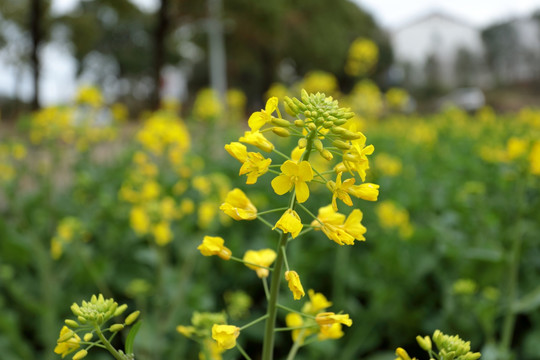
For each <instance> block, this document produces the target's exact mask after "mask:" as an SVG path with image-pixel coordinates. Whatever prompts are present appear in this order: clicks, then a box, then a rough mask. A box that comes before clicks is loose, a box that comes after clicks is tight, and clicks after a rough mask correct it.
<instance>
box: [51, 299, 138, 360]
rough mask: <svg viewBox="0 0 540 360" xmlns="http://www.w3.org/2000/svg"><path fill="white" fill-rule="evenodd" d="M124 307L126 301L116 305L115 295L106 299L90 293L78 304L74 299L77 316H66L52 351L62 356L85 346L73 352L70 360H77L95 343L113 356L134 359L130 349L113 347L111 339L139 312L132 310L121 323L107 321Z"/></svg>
mask: <svg viewBox="0 0 540 360" xmlns="http://www.w3.org/2000/svg"><path fill="white" fill-rule="evenodd" d="M126 309H127V305H125V304H124V305H118V303H117V302H116V301H114V299H105V298H104V297H103V295H101V294H99V295H98V296H96V295H92V298H91V299H90V301H84V300H83V302H82V303H81V305H79V304H77V303H73V305H71V311H72V312H73V314H74V315H75V316H76V317H77V320H72V319H66V320H65V325H64V326H63V327H62V329H61V330H60V335H59V337H58V340H57V345H56V348H55V349H54V352H55V353H56V354H59V355H62V358H64V357H66V356H67V355H69V354H71V353H73V352H75V351H77V350H78V349H79V348H81V347H84V349H82V350H79V351H77V352H76V353H75V354H74V355H73V360H79V359H82V358H84V357H86V355H88V350H90V348H92V347H95V346H97V347H102V348H105V349H107V350H108V351H109V352H110V353H111V354H112V355H113V356H114V358H115V359H120V360H121V359H125V360H130V359H133V355H132V354H131V353H132V351H131V349H128V348H126V351H125V352H123V351H122V350H116V349H115V348H113V347H112V345H111V340H112V339H113V338H114V337H115V336H116V335H117V334H118V332H119V331H121V330H123V329H124V328H125V327H126V326H130V325H133V324H134V323H135V321H136V320H137V319H138V317H139V314H140V312H139V311H134V312H132V313H131V314H129V315H128V316H127V317H126V318H125V319H124V321H123V322H121V323H115V324H113V325H106V324H107V322H109V321H110V320H111V319H113V318H114V317H117V316H120V315H122V314H123V313H124V312H125V311H126ZM133 329H135V331H137V329H138V326H134V327H133ZM107 333H109V335H108V336H109V337H108V338H107V337H106V336H105V334H107ZM79 334H80V335H81V336H82V338H81V336H79ZM133 336H135V335H133ZM96 337H97V338H96Z"/></svg>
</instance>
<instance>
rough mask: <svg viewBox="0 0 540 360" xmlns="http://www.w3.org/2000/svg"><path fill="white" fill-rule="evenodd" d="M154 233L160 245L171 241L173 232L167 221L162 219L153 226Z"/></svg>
mask: <svg viewBox="0 0 540 360" xmlns="http://www.w3.org/2000/svg"><path fill="white" fill-rule="evenodd" d="M152 234H153V235H154V239H155V240H156V244H158V245H159V246H165V245H167V244H168V243H170V242H171V240H172V238H173V233H172V231H171V228H170V225H169V223H168V222H167V221H160V222H159V223H157V224H156V225H154V226H153V227H152Z"/></svg>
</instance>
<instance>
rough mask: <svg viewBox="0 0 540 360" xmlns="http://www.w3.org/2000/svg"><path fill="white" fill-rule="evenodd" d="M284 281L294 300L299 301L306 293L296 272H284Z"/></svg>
mask: <svg viewBox="0 0 540 360" xmlns="http://www.w3.org/2000/svg"><path fill="white" fill-rule="evenodd" d="M285 280H287V281H288V282H289V289H291V291H292V293H293V297H294V300H300V299H301V298H302V297H303V296H304V295H306V293H305V292H304V288H303V287H302V283H301V282H300V277H299V276H298V273H297V272H296V271H285Z"/></svg>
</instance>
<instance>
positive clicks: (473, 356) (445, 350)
mask: <svg viewBox="0 0 540 360" xmlns="http://www.w3.org/2000/svg"><path fill="white" fill-rule="evenodd" d="M432 340H433V341H432ZM416 341H417V342H418V345H420V347H421V348H422V349H423V350H425V351H427V352H428V353H429V356H430V358H431V359H437V360H477V359H480V357H481V356H482V354H480V353H479V352H474V353H473V352H471V342H470V341H467V342H465V341H463V340H462V339H461V338H460V337H459V336H457V335H454V336H450V335H445V334H443V333H442V332H441V331H440V330H435V332H434V333H433V336H432V337H431V338H430V337H429V336H424V337H422V336H417V337H416ZM432 342H433V343H435V345H436V346H437V349H438V350H439V352H438V353H437V352H435V350H434V349H433V344H432ZM396 356H397V358H396V360H416V358H412V359H411V357H410V356H409V354H408V353H407V351H405V350H404V349H403V348H397V349H396Z"/></svg>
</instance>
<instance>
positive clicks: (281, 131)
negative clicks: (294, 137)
mask: <svg viewBox="0 0 540 360" xmlns="http://www.w3.org/2000/svg"><path fill="white" fill-rule="evenodd" d="M272 132H273V133H274V134H276V135H278V136H281V137H289V136H290V135H291V133H290V132H289V130H287V129H284V128H281V127H274V128H272Z"/></svg>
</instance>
